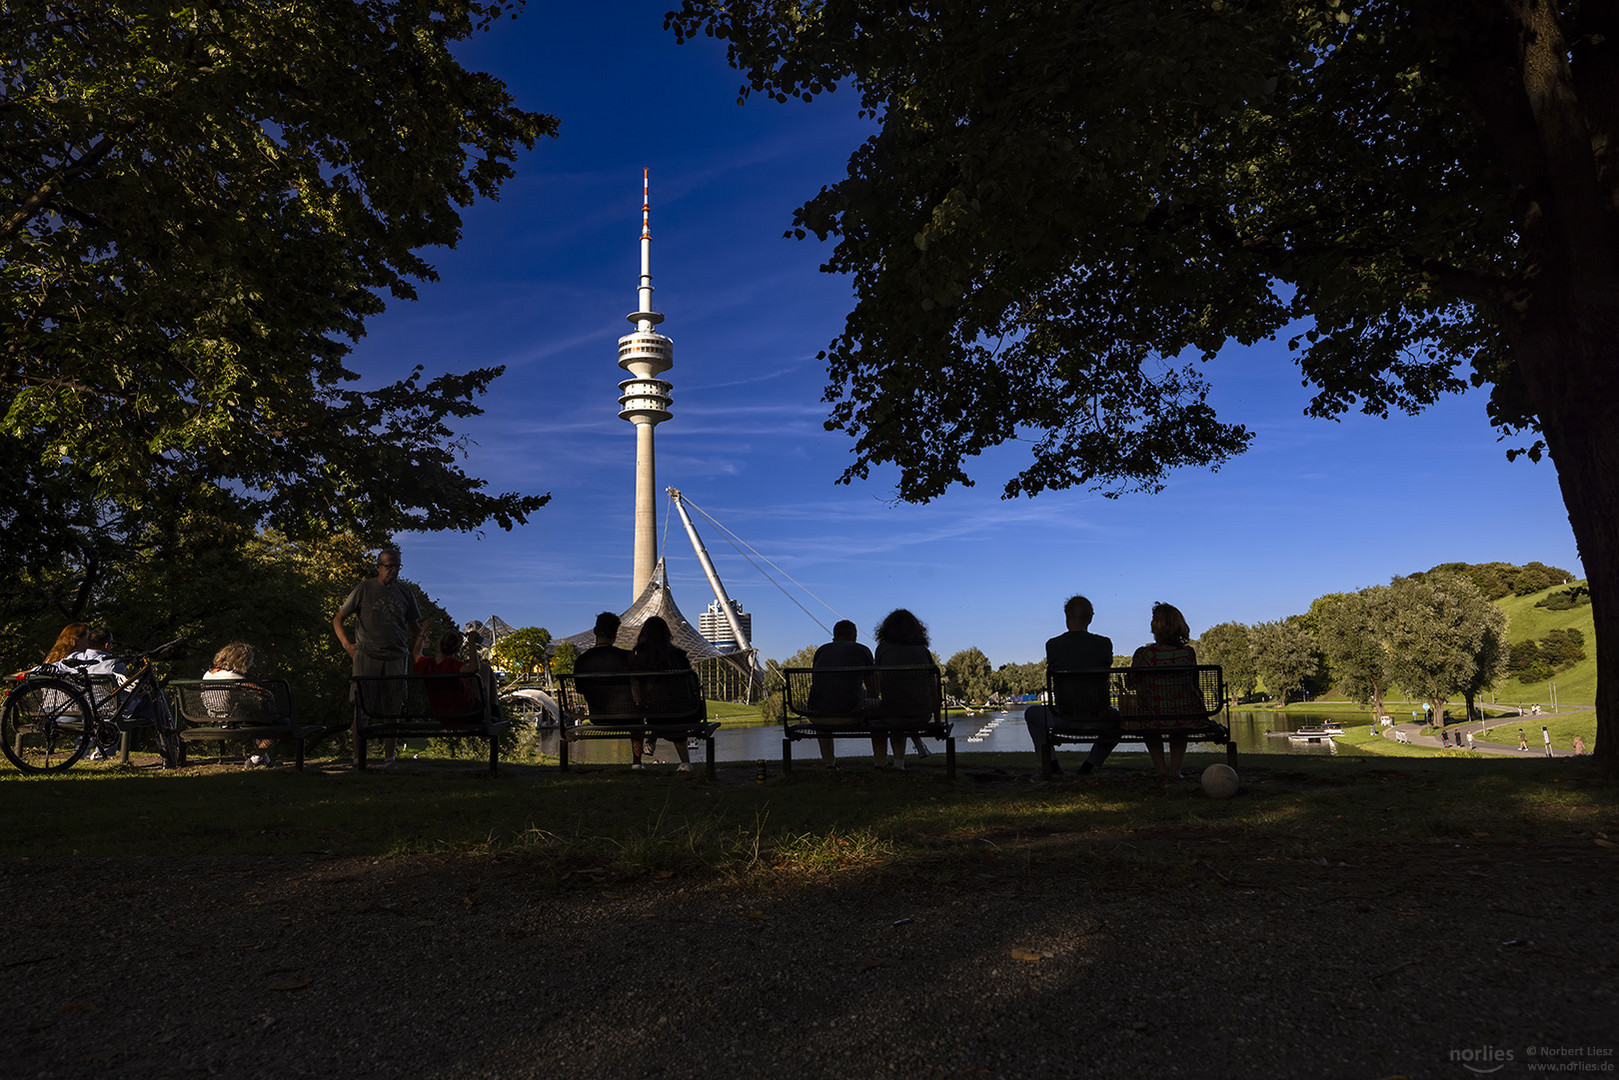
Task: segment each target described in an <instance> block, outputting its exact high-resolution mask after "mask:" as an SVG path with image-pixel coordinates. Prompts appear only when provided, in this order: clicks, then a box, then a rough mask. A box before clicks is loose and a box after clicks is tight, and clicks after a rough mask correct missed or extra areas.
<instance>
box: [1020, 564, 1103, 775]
mask: <svg viewBox="0 0 1619 1080" xmlns="http://www.w3.org/2000/svg"><path fill="white" fill-rule="evenodd" d="M1062 612H1063V617H1064V619H1066V620H1067V622H1068V630H1067V632H1066V633H1062V634H1058V635H1057V636H1056V637H1054V638H1052V639H1051V640H1050V641H1047V642H1046V670H1047V671H1093V670H1102V669H1106V668H1110V667H1112V666H1113V642H1112V641H1110V640H1108V639H1107V638H1105V637H1103V636H1102V635H1100V634H1093V633H1091V632H1090V625H1091V619H1093V618H1094V617H1095V616H1096V610H1095V608H1093V607H1092V606H1091V602H1090V601H1089V600H1087V599H1085V598H1084V597H1083V596H1070V597H1069V598H1068V602H1067V603H1065V604H1063V606H1062ZM1107 679H1108V677H1107V675H1106V674H1099V675H1098V676H1097V677H1096V680H1095V683H1096V685H1095V686H1090V685H1089V682H1088V681H1087V683H1085V684H1082V685H1076V686H1074V687H1073V689H1075V690H1076V691H1078V693H1077V695H1076V696H1075V698H1074V700H1072V701H1061V702H1056V701H1054V702H1052V703H1051V704H1050V705H1031V706H1029V707H1028V708H1027V709H1025V710H1024V712H1023V723H1024V725H1025V726H1026V727H1027V728H1028V729H1029V740H1030V741H1031V742H1033V743H1034V749H1035V753H1040V752H1042V750H1044V748H1045V747H1046V746H1048V745H1049V742H1050V740H1049V739H1048V738H1047V735H1048V733H1049V732H1050V731H1053V730H1055V731H1062V730H1064V729H1069V730H1078V728H1077V727H1076V725H1078V724H1080V723H1081V722H1083V724H1084V730H1086V731H1090V730H1096V729H1097V727H1098V725H1102V726H1103V730H1102V731H1101V733H1100V734H1098V735H1097V737H1096V741H1094V742H1092V743H1091V752H1090V753H1089V754H1087V755H1086V756H1085V762H1084V764H1082V765H1081V766H1080V767H1079V771H1080V772H1082V773H1088V772H1090V771H1091V770H1092V769H1095V768H1096V767H1097V766H1099V765H1101V764H1102V762H1104V761H1106V760H1107V756H1108V755H1109V754H1111V753H1112V752H1113V748H1114V747H1116V746H1118V745H1119V736H1118V734H1117V732H1118V714H1117V713H1116V712H1115V711H1114V710H1113V709H1112V708H1111V707H1110V705H1109V703H1108V694H1107ZM1062 689H1063V688H1062V687H1058V691H1059V692H1061V691H1062ZM1059 707H1060V708H1061V711H1059ZM1109 726H1110V727H1111V729H1112V730H1111V732H1109V731H1108V730H1106V728H1107V727H1109ZM1051 771H1052V772H1053V773H1056V774H1059V775H1060V774H1061V773H1062V766H1060V765H1058V764H1057V758H1056V755H1055V753H1053V754H1052V756H1051Z"/></svg>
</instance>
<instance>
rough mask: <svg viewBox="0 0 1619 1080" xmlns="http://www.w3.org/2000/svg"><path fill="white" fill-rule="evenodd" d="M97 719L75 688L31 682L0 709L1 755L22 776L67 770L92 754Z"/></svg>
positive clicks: (58, 682) (66, 684) (51, 681)
mask: <svg viewBox="0 0 1619 1080" xmlns="http://www.w3.org/2000/svg"><path fill="white" fill-rule="evenodd" d="M93 715H94V714H92V713H91V712H90V709H89V705H88V703H87V702H86V701H85V700H84V696H83V695H82V694H80V693H79V690H78V688H77V687H75V686H74V685H73V684H72V683H70V682H65V681H63V680H61V679H28V680H26V681H24V682H23V683H22V684H21V685H20V686H18V687H17V688H16V689H14V690H13V691H12V692H11V693H10V694H9V695H7V696H6V704H5V708H4V709H0V750H3V751H5V755H6V757H8V758H10V759H11V763H12V764H13V765H15V766H17V768H19V769H21V770H22V771H23V772H56V771H57V770H59V769H66V768H69V767H71V766H72V764H73V763H74V762H75V761H78V760H79V758H80V757H82V756H83V755H84V752H85V751H86V750H88V749H90V729H93V728H94V727H95V723H94V720H93ZM87 717H88V718H91V723H90V724H89V727H88V728H87V726H86V724H85V720H86V718H87Z"/></svg>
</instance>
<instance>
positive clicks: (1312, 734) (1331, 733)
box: [1287, 720, 1344, 742]
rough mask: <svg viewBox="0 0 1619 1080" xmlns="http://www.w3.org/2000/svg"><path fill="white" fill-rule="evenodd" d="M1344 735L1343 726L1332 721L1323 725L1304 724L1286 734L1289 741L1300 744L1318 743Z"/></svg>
mask: <svg viewBox="0 0 1619 1080" xmlns="http://www.w3.org/2000/svg"><path fill="white" fill-rule="evenodd" d="M1343 733H1344V726H1343V725H1342V724H1339V723H1335V722H1333V721H1330V720H1329V721H1327V722H1326V723H1324V724H1306V725H1304V726H1303V727H1301V728H1297V729H1295V730H1293V731H1289V732H1288V733H1287V737H1288V738H1289V739H1296V740H1298V741H1300V742H1320V741H1321V740H1322V739H1331V738H1334V737H1336V736H1339V735H1342V734H1343Z"/></svg>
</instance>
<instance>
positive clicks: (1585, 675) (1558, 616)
mask: <svg viewBox="0 0 1619 1080" xmlns="http://www.w3.org/2000/svg"><path fill="white" fill-rule="evenodd" d="M1575 584H1578V585H1584V584H1585V582H1584V581H1579V582H1575ZM1565 588H1568V586H1566V585H1557V586H1554V587H1553V588H1551V589H1544V590H1542V591H1540V592H1537V593H1530V594H1529V595H1528V596H1504V597H1502V598H1501V599H1499V600H1497V601H1496V602H1495V603H1496V606H1497V607H1499V608H1500V609H1501V610H1502V611H1504V612H1506V615H1507V641H1508V642H1509V643H1511V644H1516V643H1518V642H1520V641H1538V640H1539V639H1540V638H1542V637H1544V636H1545V634H1546V632H1547V631H1548V630H1561V629H1564V628H1570V627H1571V628H1573V629H1575V630H1578V631H1580V633H1582V634H1584V635H1585V653H1586V656H1585V659H1584V660H1581V661H1580V662H1579V663H1577V664H1575V665H1574V666H1573V667H1571V668H1569V669H1568V670H1566V671H1562V672H1559V673H1558V674H1557V675H1556V676H1555V677H1553V678H1552V679H1551V680H1550V681H1551V682H1555V683H1556V684H1557V700H1558V701H1560V702H1564V703H1567V704H1570V705H1594V704H1596V692H1597V661H1596V651H1597V650H1596V640H1597V635H1596V623H1595V621H1594V620H1593V619H1592V618H1591V605H1590V604H1582V605H1581V606H1579V607H1575V608H1569V609H1568V610H1567V611H1551V610H1549V609H1547V608H1537V607H1536V606H1535V604H1536V602H1537V601H1540V600H1544V599H1545V598H1546V597H1547V596H1548V595H1550V594H1551V593H1552V592H1554V591H1558V590H1561V589H1565ZM1495 697H1496V699H1497V700H1500V701H1524V702H1539V703H1541V704H1550V703H1551V700H1552V694H1551V687H1550V686H1549V685H1548V683H1545V682H1536V683H1522V682H1519V681H1518V680H1517V679H1507V680H1506V681H1504V682H1501V683H1498V684H1497V685H1496V688H1495Z"/></svg>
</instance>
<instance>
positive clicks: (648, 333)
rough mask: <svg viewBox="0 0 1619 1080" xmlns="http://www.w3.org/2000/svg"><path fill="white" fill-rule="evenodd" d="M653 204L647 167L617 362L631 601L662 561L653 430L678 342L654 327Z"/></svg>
mask: <svg viewBox="0 0 1619 1080" xmlns="http://www.w3.org/2000/svg"><path fill="white" fill-rule="evenodd" d="M651 213H652V203H651V200H650V198H649V195H648V181H647V170H645V169H642V170H641V287H640V289H639V301H640V302H639V304H638V306H637V310H636V311H635V312H634V313H633V314H630V315H626V316H625V318H627V319H629V321H630V322H632V323H634V324H635V332H634V333H631V334H625V335H624V336H623V337H621V338H619V339H618V366H619V367H621V368H623V369H624V370H625V371H627V372H629V374H630V378H628V379H625V380H624V381H623V382H621V383H619V384H618V389H619V392H620V393H619V398H618V404H619V410H618V415H619V417H620V418H621V419H624V420H628V421H629V422H630V423H632V424H634V425H635V577H634V580H633V581H632V582H631V588H630V600H631V602H632V603H633V602H634V601H635V599H637V598H638V597H640V595H641V592H642V590H644V589H645V588H646V585H647V582H648V581H650V580H652V571H653V568H654V567H655V566H656V565H657V562H658V504H657V490H658V483H657V467H656V465H655V463H654V454H653V448H652V429H653V428H654V427H656V426H657V425H659V424H661V423H663V422H664V421H665V420H667V419H669V404H670V401H671V399H670V397H669V389H670V387H669V384H668V383H667V382H665V381H664V380H662V379H660V378H658V376H659V375H662V374H663V373H664V372H665V371H668V370H669V369H670V368H671V367H673V366H674V362H675V344H674V342H672V341H670V340H669V339H668V338H666V337H664V336H663V335H662V334H660V333H657V332H656V331H654V330H653V329H652V328H653V327H654V326H657V325H658V324H659V323H661V322H663V316H662V315H660V314H658V313H657V312H656V311H653V310H652V230H651V226H650V220H651Z"/></svg>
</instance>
